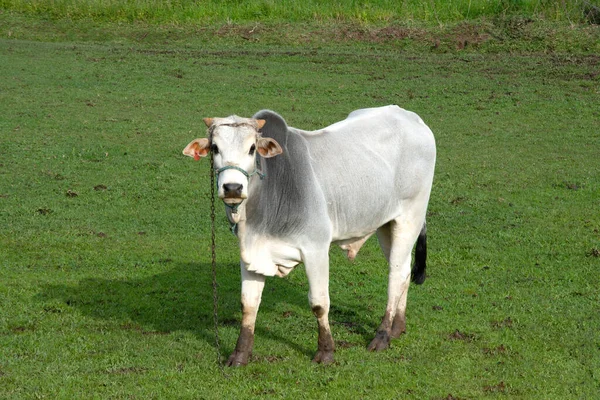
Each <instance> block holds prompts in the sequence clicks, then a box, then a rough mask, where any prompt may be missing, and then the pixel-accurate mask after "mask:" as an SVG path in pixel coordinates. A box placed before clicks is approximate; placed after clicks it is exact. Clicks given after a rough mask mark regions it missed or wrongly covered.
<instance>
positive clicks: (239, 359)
mask: <svg viewBox="0 0 600 400" xmlns="http://www.w3.org/2000/svg"><path fill="white" fill-rule="evenodd" d="M241 270H242V326H241V328H240V336H239V337H238V340H237V344H236V346H235V350H234V351H233V353H232V354H231V356H230V357H229V359H228V360H227V366H230V367H231V366H233V367H237V366H241V365H246V364H248V359H249V358H250V355H251V354H252V346H253V345H254V327H255V325H256V315H257V313H258V307H259V306H260V300H261V297H262V292H263V288H264V287H265V277H264V275H259V274H255V273H254V272H249V271H247V270H246V267H245V265H244V263H242V266H241Z"/></svg>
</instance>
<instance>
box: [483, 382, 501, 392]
mask: <svg viewBox="0 0 600 400" xmlns="http://www.w3.org/2000/svg"><path fill="white" fill-rule="evenodd" d="M483 391H484V392H486V393H505V392H506V384H505V383H504V381H501V382H500V383H498V384H496V385H489V386H484V387H483Z"/></svg>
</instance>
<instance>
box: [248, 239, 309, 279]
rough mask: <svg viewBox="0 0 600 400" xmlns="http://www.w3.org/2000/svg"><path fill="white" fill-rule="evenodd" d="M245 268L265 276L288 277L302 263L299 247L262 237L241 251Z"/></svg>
mask: <svg viewBox="0 0 600 400" xmlns="http://www.w3.org/2000/svg"><path fill="white" fill-rule="evenodd" d="M241 260H242V264H243V266H244V268H246V269H247V270H248V271H251V272H255V273H257V274H260V275H265V276H275V275H277V276H280V277H283V276H286V275H287V274H289V273H290V272H291V271H292V269H293V268H294V267H295V266H296V265H298V264H299V263H300V262H301V261H302V253H301V251H300V249H299V248H298V246H295V245H292V244H288V243H286V242H284V241H282V240H281V239H276V238H270V237H260V238H257V239H255V240H253V241H252V243H248V244H247V246H245V249H243V250H242V251H241Z"/></svg>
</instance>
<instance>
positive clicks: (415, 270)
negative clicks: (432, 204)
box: [411, 222, 427, 285]
mask: <svg viewBox="0 0 600 400" xmlns="http://www.w3.org/2000/svg"><path fill="white" fill-rule="evenodd" d="M426 261H427V224H426V223H425V222H423V228H421V233H419V237H418V238H417V246H416V249H415V263H414V264H413V267H412V273H411V279H412V281H413V282H414V283H416V284H417V285H420V284H422V283H423V282H425V269H426V267H427V265H426Z"/></svg>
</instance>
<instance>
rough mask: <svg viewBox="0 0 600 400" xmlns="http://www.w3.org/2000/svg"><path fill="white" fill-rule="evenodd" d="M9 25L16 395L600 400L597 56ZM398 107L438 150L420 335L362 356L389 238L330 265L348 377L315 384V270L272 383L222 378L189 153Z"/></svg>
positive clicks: (226, 276)
mask: <svg viewBox="0 0 600 400" xmlns="http://www.w3.org/2000/svg"><path fill="white" fill-rule="evenodd" d="M0 21H1V22H2V27H0V60H1V65H2V68H0V115H1V117H0V398H7V399H12V398H19V399H20V398H23V399H29V398H31V399H43V398H48V399H55V398H58V399H71V398H98V399H106V398H114V399H126V398H140V399H153V398H156V399H164V398H190V399H191V398H194V399H200V398H202V399H216V398H234V397H236V398H291V399H304V398H306V399H311V398H334V399H337V398H402V399H404V398H414V399H482V398H526V399H530V398H537V399H569V398H595V397H597V396H598V393H599V392H600V334H599V333H598V331H599V328H600V294H599V293H600V292H599V290H598V288H599V287H600V274H599V269H600V168H599V162H598V160H599V159H600V150H599V149H600V107H599V106H598V105H599V104H600V75H599V74H598V71H599V69H600V58H598V56H597V54H596V55H594V54H593V51H591V50H593V48H591V49H589V48H588V50H590V51H587V52H586V51H585V48H584V47H585V46H581V47H580V48H578V49H577V50H576V51H569V44H568V43H564V42H561V41H560V40H559V39H557V37H555V38H554V39H556V41H555V42H553V41H552V40H550V41H546V42H544V43H543V44H542V45H540V46H539V47H537V48H535V49H534V51H524V50H523V49H524V48H525V47H527V46H528V45H526V44H524V42H519V43H516V45H515V48H517V49H518V51H508V50H507V49H511V48H512V47H511V44H510V43H506V42H502V43H501V46H500V47H501V49H500V50H498V49H497V48H496V50H495V51H475V50H473V49H470V48H469V47H467V48H466V49H464V46H455V44H456V43H460V41H457V42H455V41H452V40H450V41H449V42H448V43H451V45H447V46H446V47H444V46H443V43H442V47H441V48H440V47H439V46H437V45H435V42H434V45H433V46H432V45H431V43H429V42H427V43H425V42H418V41H417V42H414V43H413V42H405V41H404V39H401V40H396V39H393V40H383V41H378V40H361V39H364V37H362V36H361V37H360V38H358V39H359V40H345V39H341V38H335V39H336V40H325V38H327V36H328V35H327V34H325V35H324V36H320V37H318V38H314V37H311V38H303V37H302V35H301V34H299V33H294V34H293V35H291V34H290V35H291V36H285V35H283V36H284V38H285V37H287V38H288V39H287V40H284V39H282V35H279V34H278V33H277V32H274V31H269V30H268V29H266V28H265V29H264V30H263V31H261V32H260V33H261V35H262V36H258V37H257V36H252V35H250V39H252V40H249V39H248V37H245V35H246V36H247V34H248V33H249V32H250V30H251V29H252V27H250V28H248V29H245V28H244V29H241V28H240V29H239V30H236V29H237V28H236V26H230V25H226V26H225V28H224V29H225V31H224V33H223V34H222V35H212V33H210V32H209V33H210V34H209V33H207V31H206V30H202V29H193V28H190V27H189V26H187V27H186V26H184V27H174V26H168V27H165V26H162V25H159V26H147V25H140V24H133V25H121V24H115V25H106V26H104V27H103V26H95V25H94V24H90V25H89V27H87V28H86V27H85V23H81V22H78V23H77V24H75V27H74V28H73V27H68V26H67V23H65V22H60V21H59V22H56V23H52V22H49V21H48V20H44V19H39V20H38V19H34V18H30V17H23V16H19V15H17V14H14V15H13V14H10V13H4V14H0ZM242 31H243V32H242ZM361 32H362V31H361ZM594 32H595V33H591V34H590V33H586V34H585V35H588V36H589V35H596V36H595V37H597V30H596V31H594ZM288 33H289V32H288ZM585 35H584V36H585ZM259 39H260V40H259ZM321 39H323V40H321ZM498 43H499V42H498ZM586 43H588V44H590V43H591V46H594V43H595V46H598V44H597V42H594V41H593V40H591V41H590V40H588V41H587V42H586ZM493 49H494V47H493V46H491V45H490V46H488V50H493ZM557 49H559V50H560V51H557ZM384 104H398V105H400V106H401V107H403V108H406V109H409V110H412V111H415V112H417V113H418V114H419V115H420V116H421V117H422V118H423V119H424V121H425V122H426V123H427V124H428V125H429V126H430V127H431V129H432V130H433V132H434V134H435V136H436V140H437V148H438V160H437V166H436V175H435V179H434V186H433V192H432V196H431V202H430V207H429V212H428V221H427V222H428V239H429V240H428V246H429V248H428V250H429V252H428V255H429V257H428V271H427V272H428V278H427V280H426V281H425V283H424V284H423V285H421V286H416V285H413V286H411V289H410V291H409V295H408V308H407V333H406V334H405V335H403V336H402V337H401V338H400V339H398V340H395V341H393V342H392V345H391V349H389V350H388V351H385V352H382V353H376V354H375V353H369V352H367V351H366V349H365V347H366V345H367V344H368V343H369V341H370V340H371V339H372V337H373V335H374V331H375V329H376V328H377V326H378V324H379V321H380V318H381V316H382V313H383V311H384V307H385V299H386V282H387V268H386V266H385V262H384V259H383V255H382V254H381V252H380V250H379V248H378V245H377V243H376V241H375V239H374V238H372V239H370V240H369V242H367V244H366V245H365V247H364V248H363V249H362V250H361V252H360V253H359V255H358V257H357V258H356V260H355V261H354V262H352V263H351V262H349V261H347V260H346V259H345V257H344V255H343V252H342V251H341V250H340V249H339V248H332V250H331V285H330V292H331V302H332V310H331V314H330V319H331V324H332V329H333V335H334V339H335V340H336V344H337V352H336V362H335V364H333V365H330V366H321V365H314V364H311V362H310V360H311V358H312V356H313V352H314V351H315V349H316V335H317V331H316V322H315V320H314V317H313V315H312V313H311V310H310V308H309V306H308V301H307V288H308V286H307V282H306V278H305V276H304V271H303V268H302V266H299V267H298V268H297V269H296V271H294V272H292V274H291V275H290V276H289V277H287V278H285V279H275V278H274V279H269V280H268V281H267V286H266V288H265V292H264V295H263V301H262V305H261V309H260V312H259V316H258V321H257V331H256V342H255V346H254V355H253V358H252V360H251V363H250V364H249V365H248V366H247V367H245V368H241V369H226V370H225V371H221V370H220V368H219V366H218V363H217V362H216V357H217V355H216V349H215V339H214V330H213V299H212V285H211V272H210V220H209V212H210V204H209V203H210V199H209V192H210V188H209V182H210V176H209V165H208V163H207V162H206V160H203V161H201V162H194V161H193V160H191V159H189V158H187V157H185V156H183V155H182V154H181V150H182V149H183V147H184V146H185V145H186V144H187V143H188V142H189V141H190V140H192V139H194V138H196V137H200V136H203V135H204V133H205V127H204V124H203V122H202V118H203V117H213V116H227V115H230V114H234V113H235V114H238V115H241V116H251V115H252V114H254V113H255V112H256V111H258V110H260V109H263V108H270V109H273V110H275V111H277V112H278V113H280V114H281V115H282V116H283V117H284V118H286V120H287V122H288V123H289V124H290V125H291V126H295V127H299V128H304V129H316V128H320V127H323V126H325V125H328V124H330V123H333V122H336V121H338V120H340V119H343V118H345V116H346V115H347V114H348V113H349V112H350V111H352V110H354V109H357V108H364V107H374V106H380V105H384ZM365 140H368V133H366V134H365ZM332 151H335V149H332ZM349 162H351V160H349ZM217 242H218V245H217V249H216V251H217V256H218V263H219V264H218V271H217V279H218V289H219V309H218V313H219V321H220V326H219V328H220V329H219V333H220V342H221V348H220V352H221V354H220V355H221V357H222V358H225V357H227V356H228V355H229V353H230V352H231V351H232V350H233V348H234V346H235V340H236V338H237V334H238V326H239V320H240V318H241V313H240V310H239V281H240V278H239V265H238V248H237V244H236V240H235V237H234V236H233V235H232V234H231V232H230V231H229V227H228V224H227V221H226V218H225V216H224V213H223V206H222V204H217Z"/></svg>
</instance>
